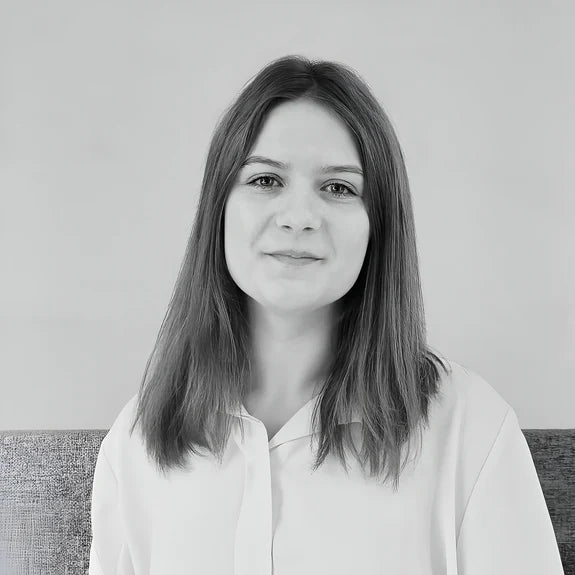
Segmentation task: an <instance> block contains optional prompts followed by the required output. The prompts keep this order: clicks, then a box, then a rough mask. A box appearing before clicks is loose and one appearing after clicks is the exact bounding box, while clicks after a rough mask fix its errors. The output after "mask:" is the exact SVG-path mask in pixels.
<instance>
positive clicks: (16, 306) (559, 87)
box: [0, 0, 575, 429]
mask: <svg viewBox="0 0 575 575" xmlns="http://www.w3.org/2000/svg"><path fill="white" fill-rule="evenodd" d="M574 6H575V5H574V4H573V3H571V2H569V1H568V0H565V1H564V2H549V1H545V2H544V1H542V0H541V1H539V2H536V1H533V0H531V1H524V0H508V1H501V0H490V1H486V0H476V1H473V2H465V1H457V2H456V1H453V2H432V3H427V2H424V1H420V2H401V3H399V2H382V1H378V2H375V1H374V2H368V1H366V0H364V1H359V2H356V3H354V4H353V5H352V3H351V2H350V1H349V0H348V1H346V2H341V1H339V2H336V1H334V0H321V1H318V0H316V1H314V2H310V1H309V0H306V1H305V2H285V3H278V2H269V3H268V2H255V1H253V0H247V1H244V2H241V3H240V2H228V3H224V4H222V3H214V4H212V5H210V4H209V3H207V2H183V1H180V2H176V1H165V0H163V1H160V0H157V1H155V2H127V1H125V0H119V1H114V2H91V3H90V2H74V1H71V0H70V1H62V0H53V1H52V2H49V3H46V2H41V1H40V0H34V1H26V0H24V1H14V2H6V1H4V2H1V3H0V9H1V14H0V66H1V68H0V82H1V86H0V87H1V91H0V190H1V202H0V210H1V211H0V258H1V265H0V270H1V273H2V277H1V278H0V296H1V299H0V322H1V323H0V377H1V379H0V386H1V387H0V391H1V395H0V429H75V428H108V427H109V426H110V425H111V424H112V422H113V421H114V419H115V417H116V416H117V414H118V413H119V411H120V409H121V408H122V406H123V405H124V404H125V402H126V401H127V400H128V399H129V398H130V397H131V396H132V395H134V394H135V393H136V392H137V391H138V388H139V385H140V382H141V378H142V376H143V372H144V367H145V364H146V361H147V359H148V356H149V354H150V353H151V351H152V347H153V345H154V342H155V338H156V335H157V333H158V330H159V328H160V325H161V322H162V319H163V317H164V313H165V311H166V308H167V305H168V302H169V298H170V295H171V292H172V289H173V285H174V282H175V279H176V276H177V272H178V269H179V266H180V264H181V261H182V258H183V254H184V249H185V245H186V242H187V238H188V236H189V233H190V229H191V224H192V221H193V216H194V211H195V205H196V201H197V199H198V194H199V187H200V182H201V178H202V173H203V168H204V162H205V158H206V154H207V148H208V145H209V141H210V138H211V135H212V132H213V130H214V128H215V125H216V122H217V120H218V118H219V117H220V116H221V114H222V113H223V111H224V108H225V107H226V106H228V105H229V104H230V103H231V101H232V100H233V98H235V97H236V96H237V94H238V93H239V92H240V90H241V89H242V87H243V85H244V84H245V83H246V82H247V81H248V80H249V78H250V77H252V76H253V75H255V74H256V73H257V72H258V71H259V69H260V68H261V67H262V66H263V65H265V64H266V63H268V61H270V60H271V59H273V58H276V57H279V56H283V55H285V54H291V53H296V54H302V55H305V56H308V57H312V58H319V59H333V60H337V61H341V62H343V63H346V64H348V65H350V66H352V67H353V68H355V69H356V70H357V71H358V72H359V73H360V75H361V76H362V77H363V78H364V79H365V80H366V81H367V82H368V84H369V85H370V86H371V88H372V90H373V91H374V93H375V95H376V97H377V98H378V99H379V101H380V102H381V103H382V105H383V107H384V109H385V110H386V111H387V112H388V114H389V116H390V117H391V120H392V122H393V124H394V126H395V127H396V130H397V134H398V137H399V139H400V142H401V144H402V146H403V150H404V153H405V157H406V161H407V167H408V172H409V176H410V182H411V189H412V194H413V201H414V209H415V216H416V225H417V237H418V246H419V256H420V262H421V274H422V282H423V290H424V297H425V305H426V314H427V326H428V334H429V343H430V344H431V346H432V347H434V348H435V349H437V350H439V351H440V352H441V353H442V354H443V355H445V356H446V357H448V358H450V359H452V360H455V361H457V362H459V363H462V364H463V365H465V366H466V367H467V368H469V369H471V370H473V371H475V372H476V373H479V374H480V375H481V376H482V377H484V378H485V379H486V380H487V381H488V382H489V383H490V384H491V385H492V386H493V387H494V388H495V389H496V390H497V391H498V392H499V393H500V394H501V395H502V396H503V397H504V398H505V399H506V400H507V401H508V402H509V403H510V404H511V405H512V407H513V408H514V409H515V411H516V412H517V415H518V417H519V420H520V424H521V426H522V427H523V428H538V427H541V428H544V427H557V428H562V427H563V428H564V427H575V407H574V406H575V388H574V385H573V384H574V383H575V345H574V344H575V322H574V315H575V314H574V310H575V301H574V294H575V270H574V268H575V266H574V265H573V249H574V247H575V231H574V230H575V209H574V208H575V205H574V204H575V202H574V198H573V196H574V194H573V181H574V173H573V172H574V168H573V161H572V153H573V150H574V149H575V138H574V134H575V129H574V127H575V126H574V123H575V114H574V112H573V103H574V102H575V89H574V84H575V82H574V75H573V73H572V72H573V64H574V62H573V56H572V55H573V54H575V41H574V39H573V34H572V29H573V21H574V18H575V7H574ZM568 151H569V157H568ZM568 160H569V161H568ZM568 183H569V185H568Z"/></svg>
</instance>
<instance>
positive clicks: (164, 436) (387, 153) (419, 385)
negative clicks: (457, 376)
mask: <svg viewBox="0 0 575 575" xmlns="http://www.w3.org/2000/svg"><path fill="white" fill-rule="evenodd" d="M299 98H306V99H308V100H311V101H314V102H316V103H318V104H320V105H322V106H326V107H327V108H328V109H330V110H332V111H333V112H335V114H337V116H338V117H339V119H341V121H342V122H343V123H344V124H345V125H346V127H347V128H348V129H349V130H350V133H351V135H352V137H353V139H354V141H355V143H356V146H357V149H358V151H359V155H360V158H361V163H362V168H363V172H364V194H363V195H364V198H365V202H366V210H367V213H368V217H369V224H370V238H369V242H368V246H367V251H366V255H365V259H364V262H363V266H362V268H361V271H360V273H359V276H358V278H357V280H356V282H355V284H354V285H353V287H352V288H351V289H350V290H349V291H348V292H347V293H346V294H345V295H344V296H343V297H342V298H341V299H340V300H339V301H338V302H336V303H337V304H338V307H337V309H338V315H337V322H336V324H335V327H334V332H333V334H332V336H333V337H334V342H335V345H336V347H335V350H336V351H335V354H334V357H333V360H332V363H331V367H330V369H329V372H328V376H327V378H326V379H325V382H324V384H323V387H322V388H321V390H320V392H319V395H318V402H317V403H316V406H315V409H314V412H313V424H314V428H315V425H316V423H317V418H318V414H319V419H320V427H319V429H320V433H319V448H318V450H317V452H316V457H315V461H314V465H313V470H314V471H315V470H316V469H317V468H318V467H319V466H320V465H322V463H323V462H324V460H325V459H326V457H327V456H328V455H329V454H330V453H333V454H335V455H337V457H338V458H339V460H340V461H341V463H342V464H343V466H344V468H345V469H346V471H347V465H346V457H345V449H346V448H349V449H350V451H351V452H352V453H353V454H354V456H355V457H356V458H357V460H358V461H359V462H360V464H361V466H362V468H363V469H364V471H365V468H366V466H367V464H368V463H369V474H370V476H372V477H373V476H377V477H378V478H383V481H384V482H385V481H387V480H388V479H390V478H391V479H392V480H393V488H394V489H397V486H398V484H399V478H400V475H401V473H402V471H403V468H404V466H405V464H406V463H407V462H408V460H409V452H410V449H411V440H412V439H414V438H415V437H416V434H417V432H418V431H419V432H420V435H419V438H420V440H421V430H422V426H427V425H428V424H429V418H428V415H429V409H430V403H431V401H432V400H433V399H434V398H435V397H436V396H439V395H440V381H439V380H440V368H442V369H444V370H445V371H446V372H449V367H448V365H444V364H443V363H442V360H441V359H440V358H439V357H438V355H436V354H435V353H433V352H432V351H431V350H430V348H429V347H428V346H427V344H426V333H425V318H424V309H423V297H422V292H421V285H420V278H419V266H418V257H417V249H416V235H415V226H414V216H413V210H412V203H411V196H410V191H409V184H408V178H407V172H406V168H405V162H404V159H403V155H402V152H401V149H400V145H399V142H398V139H397V137H396V135H395V131H394V129H393V127H392V125H391V122H390V120H389V118H388V117H387V115H386V113H385V112H384V110H383V109H382V107H381V106H380V104H379V103H378V101H377V100H376V98H375V97H374V96H373V95H372V93H371V92H370V89H369V87H368V86H367V85H366V83H365V82H364V81H363V80H362V79H361V78H360V77H359V75H358V74H357V73H356V72H355V71H354V70H353V69H352V68H350V67H348V66H346V65H344V64H341V63H338V62H332V61H312V60H309V59H307V58H305V57H302V56H298V55H288V56H285V57H282V58H279V59H277V60H274V61H272V62H271V63H269V64H267V65H266V66H265V67H264V68H263V69H262V70H261V71H260V72H259V73H258V74H257V75H256V76H254V77H253V78H251V79H250V80H249V81H248V83H247V84H246V85H245V86H244V87H243V90H242V91H241V93H240V94H239V96H238V97H237V98H236V99H235V101H234V102H233V103H232V104H231V105H230V106H229V107H228V108H227V109H226V110H225V113H224V114H223V115H222V117H221V118H220V120H219V122H218V125H217V126H216V129H215V132H214V134H213V137H212V140H211V143H210V146H209V151H208V155H207V159H206V166H205V171H204V175H203V181H202V187H201V191H200V198H199V204H198V207H197V212H196V215H195V220H194V223H193V227H192V230H191V234H190V237H189V240H188V244H187V248H186V252H185V256H184V261H183V263H182V265H181V268H180V271H179V274H178V278H177V281H176V284H175V288H174V291H173V293H172V297H171V300H170V304H169V307H168V310H167V313H166V315H165V317H164V320H163V323H162V326H161V328H160V331H159V334H158V337H157V340H156V343H155V346H154V349H153V351H152V353H151V355H150V357H149V359H148V362H147V364H146V369H145V372H144V376H143V379H142V382H141V386H140V390H139V393H138V404H137V411H136V416H135V418H134V421H133V423H132V426H131V430H130V434H132V432H133V430H134V428H135V426H136V424H137V422H138V420H141V421H140V426H141V432H142V436H143V438H144V440H145V444H146V450H147V452H148V454H149V456H150V457H151V458H152V459H153V461H154V462H155V463H156V464H157V467H158V469H159V470H160V471H161V472H163V473H166V472H167V471H168V470H169V469H170V468H172V467H179V468H182V469H183V468H185V467H187V464H188V456H189V454H190V452H191V453H193V454H195V455H199V456H203V455H207V454H208V453H206V450H207V452H209V453H211V454H212V455H214V456H216V457H217V458H218V460H219V461H220V462H221V461H222V457H223V453H224V451H225V447H226V444H227V442H228V438H229V435H230V431H231V427H232V424H233V422H234V420H235V418H234V417H233V416H232V415H230V413H229V411H230V410H236V409H238V408H239V407H240V405H241V404H242V401H243V398H244V397H245V393H246V391H248V382H249V381H251V379H250V375H251V373H252V361H251V347H250V346H251V341H250V338H249V323H248V319H249V318H248V314H247V303H246V297H247V296H246V294H244V293H243V292H242V291H241V290H240V288H239V287H238V286H237V285H236V284H235V282H234V281H233V279H232V277H231V276H230V274H229V272H228V269H227V266H226V263H225V257H224V247H223V246H224V237H223V234H224V208H225V204H226V200H227V198H228V195H229V192H230V190H231V188H232V186H233V185H234V183H235V181H236V177H237V174H238V172H239V170H240V169H241V166H242V164H243V162H244V160H245V159H246V158H247V156H248V154H249V153H250V151H251V149H252V146H253V145H254V143H255V140H256V138H257V136H258V134H259V131H260V129H261V127H262V125H263V123H264V122H265V120H266V117H267V115H268V114H269V112H270V111H271V110H272V109H273V108H274V107H275V106H277V105H278V104H280V103H282V102H286V101H290V100H292V101H293V100H297V99H299ZM353 410H357V413H359V414H360V416H361V419H362V422H363V424H362V427H361V429H362V440H363V441H362V448H361V452H358V451H357V449H356V447H355V445H354V442H353V438H352V434H351V430H350V427H351V426H349V425H341V424H340V423H339V422H340V419H341V418H344V419H347V418H350V417H351V415H352V411H353ZM240 425H242V422H241V421H240ZM242 432H243V427H242ZM404 448H407V449H406V453H405V457H404V460H403V463H402V460H401V454H402V450H403V449H404Z"/></svg>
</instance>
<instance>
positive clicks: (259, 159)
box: [242, 156, 363, 176]
mask: <svg viewBox="0 0 575 575" xmlns="http://www.w3.org/2000/svg"><path fill="white" fill-rule="evenodd" d="M250 164H268V165H270V166H273V167H274V168H278V169H280V170H287V169H289V167H290V164H284V163H283V162H278V161H277V160H272V159H271V158H266V157H264V156H250V157H249V158H248V159H247V160H246V161H245V162H244V163H243V164H242V168H243V167H245V166H249V165H250ZM319 171H320V173H322V174H328V173H333V172H348V173H351V174H358V175H359V176H363V171H362V170H361V168H358V167H357V166H353V165H344V166H320V168H319Z"/></svg>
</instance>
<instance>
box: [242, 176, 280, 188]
mask: <svg viewBox="0 0 575 575" xmlns="http://www.w3.org/2000/svg"><path fill="white" fill-rule="evenodd" d="M259 180H275V181H276V182H277V180H276V179H275V178H274V177H273V176H259V177H258V178H255V179H254V180H252V181H251V182H248V184H249V185H250V186H255V187H256V188H271V187H272V186H266V185H262V184H256V183H255V182H258V181H259Z"/></svg>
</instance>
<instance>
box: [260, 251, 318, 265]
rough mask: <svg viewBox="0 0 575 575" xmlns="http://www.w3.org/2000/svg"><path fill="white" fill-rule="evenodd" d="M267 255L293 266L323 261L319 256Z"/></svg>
mask: <svg viewBox="0 0 575 575" xmlns="http://www.w3.org/2000/svg"><path fill="white" fill-rule="evenodd" d="M267 255H268V256H269V257H270V258H273V259H274V260H275V261H277V262H279V263H281V264H283V265H287V266H292V267H300V266H307V265H310V264H313V263H315V262H319V261H321V260H320V259H319V258H308V257H293V256H286V255H284V254H267Z"/></svg>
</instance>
